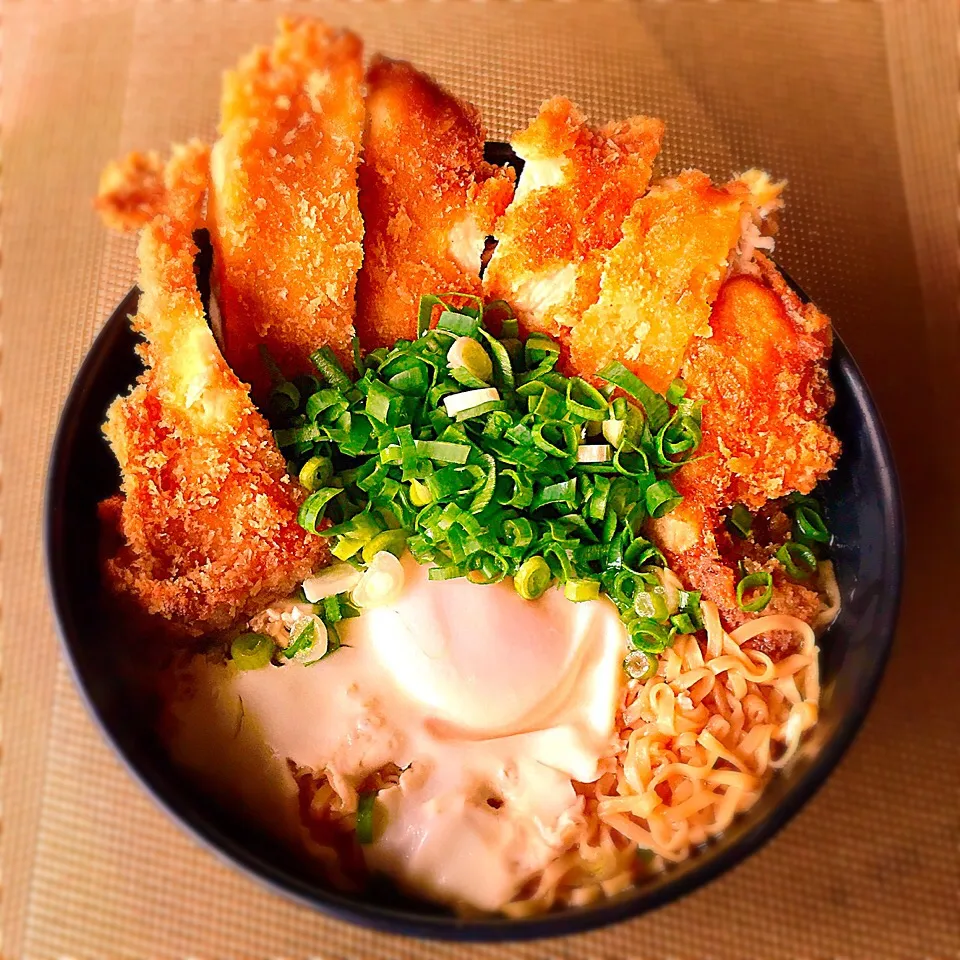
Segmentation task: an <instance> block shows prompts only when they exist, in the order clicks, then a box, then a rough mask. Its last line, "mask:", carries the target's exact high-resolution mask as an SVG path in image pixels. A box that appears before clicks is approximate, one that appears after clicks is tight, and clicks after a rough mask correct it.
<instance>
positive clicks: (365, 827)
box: [357, 790, 377, 845]
mask: <svg viewBox="0 0 960 960" xmlns="http://www.w3.org/2000/svg"><path fill="white" fill-rule="evenodd" d="M376 803H377V792H376V791H375V790H367V791H365V792H364V793H361V794H360V796H359V797H358V798H357V843H361V844H364V845H366V844H370V843H373V814H374V809H375V807H376Z"/></svg>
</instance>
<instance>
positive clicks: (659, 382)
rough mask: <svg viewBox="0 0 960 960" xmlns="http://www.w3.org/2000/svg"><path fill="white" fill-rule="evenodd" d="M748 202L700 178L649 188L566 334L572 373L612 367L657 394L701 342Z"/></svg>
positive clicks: (733, 186) (694, 173)
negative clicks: (594, 296)
mask: <svg viewBox="0 0 960 960" xmlns="http://www.w3.org/2000/svg"><path fill="white" fill-rule="evenodd" d="M768 183H769V182H768V181H765V182H764V187H765V188H766V186H767V185H768ZM754 199H755V198H754V193H753V190H752V189H751V185H750V184H749V183H748V182H746V181H745V180H734V181H732V182H731V183H728V184H727V185H726V186H723V187H716V186H714V185H713V184H712V183H711V182H710V180H709V178H708V177H707V176H706V175H705V174H703V173H701V172H700V171H699V170H687V171H684V172H683V173H681V174H680V175H679V176H678V177H677V178H675V179H672V180H667V181H664V182H662V183H660V184H657V185H656V186H654V187H653V188H651V190H650V192H649V193H647V195H646V196H644V197H643V199H641V200H639V201H638V202H637V203H636V204H635V205H634V206H633V209H632V210H631V211H630V215H629V216H628V217H627V219H626V220H625V222H624V224H623V239H622V240H621V241H620V242H619V243H618V244H617V245H616V246H615V247H614V248H613V249H612V250H611V251H610V253H609V254H608V255H607V257H606V258H605V262H604V266H603V276H602V280H601V283H600V295H599V299H598V300H597V301H596V303H594V304H593V305H592V306H591V307H590V308H589V309H588V310H587V311H586V312H585V313H584V315H583V318H582V320H581V321H580V322H579V323H578V324H577V325H576V326H575V327H574V329H573V334H572V337H571V358H572V362H573V366H574V367H575V368H576V369H577V370H579V371H581V372H583V373H588V374H593V373H597V372H598V371H600V370H602V369H603V367H605V366H606V365H607V364H608V363H610V362H611V361H612V360H620V362H622V363H623V364H624V365H625V366H627V367H628V368H629V369H631V370H632V371H633V372H634V373H635V374H636V375H637V376H638V377H640V379H642V380H643V381H644V382H645V383H646V384H647V385H648V386H650V387H652V388H653V389H654V390H657V391H659V392H661V393H662V392H664V391H665V390H666V389H667V387H668V386H669V385H670V382H671V381H672V380H673V379H674V378H675V377H676V376H677V374H678V373H679V371H680V365H681V363H682V362H683V357H684V354H685V353H686V351H687V347H688V346H689V344H690V341H691V340H692V339H693V337H694V336H695V335H697V334H701V335H702V334H705V333H709V326H708V320H709V317H710V305H711V304H712V303H713V301H714V299H715V298H716V295H717V291H718V290H719V289H720V284H721V282H722V281H723V278H724V277H725V276H726V274H727V271H728V268H729V266H730V263H731V260H732V259H733V257H734V255H735V253H736V248H737V246H738V243H739V241H740V238H741V232H742V229H743V218H744V216H745V215H746V216H749V215H750V210H751V208H752V207H753V206H754Z"/></svg>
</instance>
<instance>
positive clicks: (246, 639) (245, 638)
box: [230, 633, 277, 670]
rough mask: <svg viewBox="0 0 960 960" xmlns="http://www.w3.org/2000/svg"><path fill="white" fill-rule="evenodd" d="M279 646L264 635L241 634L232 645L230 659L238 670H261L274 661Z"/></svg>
mask: <svg viewBox="0 0 960 960" xmlns="http://www.w3.org/2000/svg"><path fill="white" fill-rule="evenodd" d="M276 649H277V645H276V644H275V643H274V642H273V639H272V638H271V637H268V636H267V635H266V634H264V633H241V634H240V636H239V637H237V638H236V639H235V640H234V641H233V643H231V644H230V659H231V660H232V661H233V663H234V665H235V666H236V668H237V669H238V670H259V669H260V668H261V667H265V666H266V665H267V664H268V663H270V661H271V660H272V659H273V655H274V653H275V652H276Z"/></svg>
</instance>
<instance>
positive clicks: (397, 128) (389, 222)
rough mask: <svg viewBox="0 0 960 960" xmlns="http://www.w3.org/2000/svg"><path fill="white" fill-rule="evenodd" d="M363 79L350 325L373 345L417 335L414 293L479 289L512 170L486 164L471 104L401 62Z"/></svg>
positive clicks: (379, 62) (380, 60) (374, 69)
mask: <svg viewBox="0 0 960 960" xmlns="http://www.w3.org/2000/svg"><path fill="white" fill-rule="evenodd" d="M366 85H367V99H366V106H367V117H366V127H365V130H364V139H363V163H362V164H361V165H360V209H361V212H362V213H363V222H364V229H365V233H364V238H363V249H364V259H363V269H362V270H361V271H360V276H359V278H358V280H357V319H356V325H357V334H358V336H359V338H360V342H361V343H362V345H363V346H364V348H365V349H368V350H371V349H374V348H376V347H392V346H393V344H394V343H396V341H397V340H400V339H405V340H412V339H415V338H416V335H417V306H418V303H419V300H420V297H421V295H422V294H436V293H444V292H448V291H449V292H458V293H466V294H473V295H475V296H477V295H479V294H480V293H481V286H480V263H481V256H482V254H483V250H484V244H485V241H486V238H487V236H488V235H490V234H492V233H493V232H494V230H495V227H496V224H497V221H498V220H499V219H500V217H501V216H502V214H503V211H504V210H505V209H506V206H507V204H508V203H509V202H510V199H511V197H512V196H513V171H512V170H509V169H506V168H500V167H496V166H493V165H491V164H489V163H486V162H485V161H484V159H483V146H484V141H485V140H486V132H485V131H484V129H483V125H482V123H481V121H480V114H479V112H478V111H477V109H476V108H475V107H473V106H472V105H470V104H468V103H464V102H463V101H461V100H458V99H457V98H456V97H453V96H452V95H451V94H449V93H447V92H446V91H445V90H443V89H442V88H441V87H440V86H438V85H437V84H436V83H434V81H433V80H431V79H430V78H429V77H427V76H425V75H424V74H423V73H420V71H418V70H416V69H415V68H414V67H413V66H411V65H410V64H409V63H404V62H400V61H396V60H388V59H386V58H385V57H377V58H376V59H375V60H374V61H373V63H372V64H371V66H370V68H369V70H368V71H367V77H366Z"/></svg>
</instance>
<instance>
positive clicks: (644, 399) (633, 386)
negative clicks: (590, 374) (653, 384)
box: [597, 360, 670, 431]
mask: <svg viewBox="0 0 960 960" xmlns="http://www.w3.org/2000/svg"><path fill="white" fill-rule="evenodd" d="M597 376H599V377H600V379H601V380H606V381H607V383H613V384H616V385H617V386H618V387H619V388H620V389H621V390H623V391H624V393H628V394H630V396H631V397H633V398H634V400H639V401H640V403H641V404H642V406H643V409H644V410H645V411H646V414H647V420H649V421H650V429H651V430H653V431H657V430H659V429H660V428H661V427H662V426H663V425H664V424H665V423H666V422H667V421H668V420H669V419H670V408H669V407H668V406H667V401H666V400H664V398H663V397H662V396H660V394H659V393H656V392H655V391H653V390H651V389H650V388H649V387H648V386H647V385H646V384H645V383H644V382H643V381H642V380H641V379H640V378H639V377H638V376H637V375H636V374H635V373H631V372H630V371H629V370H628V369H627V368H626V367H625V366H624V365H623V364H622V363H620V362H619V361H616V360H615V361H614V362H613V363H610V364H608V365H607V366H605V367H604V368H603V369H602V370H601V371H600V373H599V374H597Z"/></svg>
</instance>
